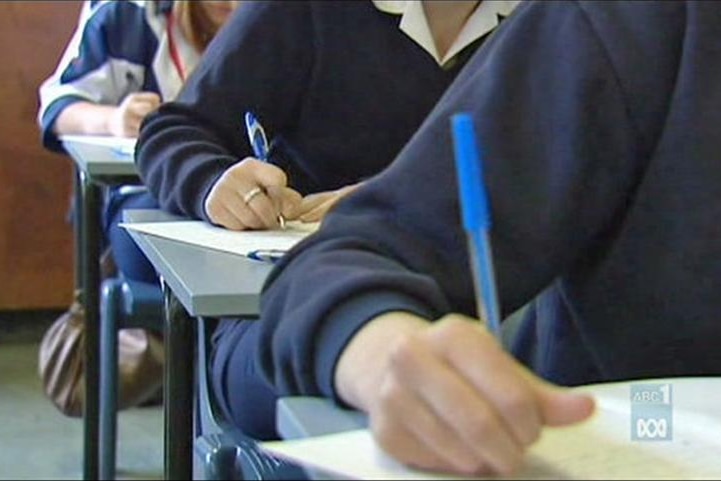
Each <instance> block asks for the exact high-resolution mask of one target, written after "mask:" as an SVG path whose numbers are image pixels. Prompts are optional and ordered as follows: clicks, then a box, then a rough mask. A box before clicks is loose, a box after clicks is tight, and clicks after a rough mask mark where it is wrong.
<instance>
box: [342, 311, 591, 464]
mask: <svg viewBox="0 0 721 481" xmlns="http://www.w3.org/2000/svg"><path fill="white" fill-rule="evenodd" d="M394 325H395V326H396V328H394V327H393V326H394ZM397 326H401V327H400V328H398V327H397ZM409 326H410V327H409ZM389 340H392V342H391V343H390V345H389ZM351 363H354V364H355V365H356V367H353V366H352V365H351ZM358 363H361V364H358ZM374 363H375V364H374ZM359 366H362V368H361V367H359ZM363 372H366V373H369V374H366V375H365V379H362V377H363V376H364V374H363ZM353 376H354V377H355V379H354V378H353ZM336 385H337V387H338V390H339V394H340V395H341V396H342V397H343V398H344V399H346V400H347V401H349V402H351V404H354V405H356V406H357V407H360V408H361V409H364V410H366V411H367V412H368V414H369V417H370V422H371V429H372V431H373V434H374V436H375V438H376V440H377V441H378V443H379V444H380V446H381V447H382V448H383V449H384V450H385V451H387V452H388V453H389V454H390V455H392V456H394V457H395V458H396V459H398V460H399V461H401V462H404V463H406V464H408V465H411V466H415V467H418V468H421V469H426V470H432V471H442V472H453V473H459V474H464V475H472V476H479V475H489V474H493V475H495V474H502V475H508V474H512V473H514V472H515V471H517V470H518V469H519V468H520V466H521V465H522V461H523V453H524V452H525V450H526V448H528V447H529V446H530V445H531V444H533V443H534V442H535V441H536V440H537V438H538V436H539V435H540V432H541V429H542V428H543V427H544V426H561V425H566V424H571V423H575V422H579V421H582V420H584V419H586V418H587V417H588V416H589V415H590V414H591V413H592V411H593V401H592V399H591V398H590V397H588V396H586V395H581V394H577V393H572V392H569V391H566V390H563V389H561V388H558V387H556V386H553V385H551V384H549V383H547V382H545V381H543V380H541V379H540V378H538V377H536V376H535V375H533V374H532V373H530V372H529V371H528V370H527V369H526V368H525V367H523V366H521V365H520V364H519V363H518V362H517V361H516V360H515V359H513V357H512V356H511V355H509V354H508V353H506V352H504V350H503V349H502V347H501V346H500V345H499V344H498V342H497V340H496V339H495V338H494V336H493V335H492V334H491V333H489V332H488V331H487V330H486V329H485V328H484V327H483V326H482V325H481V324H480V323H479V322H478V320H469V319H467V318H465V317H462V316H459V315H449V316H446V317H445V318H444V319H442V320H440V321H438V322H437V323H434V324H428V323H426V322H425V321H420V319H419V318H417V317H416V316H413V315H411V314H407V313H389V314H385V315H383V316H379V317H378V318H376V319H375V320H373V321H372V322H371V323H370V324H368V325H367V326H366V327H364V328H363V329H362V330H361V331H360V333H359V334H357V335H356V337H355V338H354V339H353V340H352V341H351V343H350V345H349V347H348V348H347V349H346V351H345V352H344V353H343V355H342V356H341V360H340V362H339V366H338V368H337V370H336ZM369 386H373V387H374V389H369Z"/></svg>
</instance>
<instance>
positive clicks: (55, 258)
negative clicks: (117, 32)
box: [0, 0, 82, 310]
mask: <svg viewBox="0 0 721 481" xmlns="http://www.w3.org/2000/svg"><path fill="white" fill-rule="evenodd" d="M81 5H82V2H81V1H79V0H77V1H12V2H0V45H2V48H1V49H0V310H8V309H44V308H56V307H64V306H68V305H69V303H70V301H71V298H72V290H73V277H74V270H73V238H72V228H71V226H70V225H69V224H68V223H67V221H66V214H67V210H68V206H69V199H70V195H71V191H72V163H71V161H70V159H69V158H67V157H65V156H62V155H58V154H52V153H49V152H47V151H45V150H44V149H43V148H42V147H41V145H40V140H39V139H40V137H39V131H38V128H37V125H36V122H35V115H36V113H37V108H38V103H37V89H38V86H39V85H40V83H41V82H42V81H43V80H44V79H45V77H47V76H48V75H49V74H50V73H51V72H52V71H53V70H54V67H55V65H56V63H57V62H58V60H59V58H60V55H61V53H62V51H63V49H64V47H65V44H66V43H67V41H68V40H69V38H70V36H71V34H72V32H73V31H74V29H75V26H76V22H77V18H78V14H79V12H80V7H81Z"/></svg>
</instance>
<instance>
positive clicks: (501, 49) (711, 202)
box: [258, 1, 721, 396]
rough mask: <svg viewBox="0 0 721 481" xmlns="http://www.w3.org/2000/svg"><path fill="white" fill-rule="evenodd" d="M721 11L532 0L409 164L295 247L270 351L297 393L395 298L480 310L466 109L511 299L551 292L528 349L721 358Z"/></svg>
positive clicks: (457, 85)
mask: <svg viewBox="0 0 721 481" xmlns="http://www.w3.org/2000/svg"><path fill="white" fill-rule="evenodd" d="M719 20H721V5H719V4H716V3H714V2H568V1H564V2H546V1H544V2H528V3H525V4H524V5H522V6H521V7H519V10H517V11H516V14H515V18H512V19H510V20H509V21H507V22H506V23H505V24H504V25H502V26H501V28H500V29H499V30H498V31H497V32H496V34H495V35H494V36H493V37H492V38H491V39H490V40H489V41H487V42H486V43H485V44H484V45H483V46H482V47H481V49H480V50H479V51H478V52H477V53H476V54H475V56H474V57H473V58H472V59H471V61H470V62H469V63H468V64H467V66H466V67H465V69H464V71H463V72H461V74H460V75H459V77H458V78H457V79H456V81H455V82H454V84H453V85H452V86H451V87H450V88H449V90H448V92H447V93H446V95H444V97H443V98H442V99H441V101H440V102H439V104H438V106H437V107H436V108H435V109H434V111H433V112H432V113H431V115H430V116H429V118H428V119H427V120H426V121H425V122H424V124H423V125H422V127H421V128H420V130H419V131H418V132H417V134H416V135H415V136H414V137H413V138H412V139H411V141H410V142H409V143H408V145H407V146H406V147H405V148H404V149H403V151H402V152H401V153H400V155H399V156H398V158H397V159H396V161H395V162H394V163H393V164H392V165H391V167H390V168H389V169H387V170H386V171H385V172H384V173H383V174H381V175H380V176H379V177H377V178H375V179H373V180H372V181H370V182H369V183H367V184H366V185H365V186H364V187H363V188H362V189H360V190H359V191H357V192H356V193H355V194H354V195H352V196H351V197H350V198H348V199H346V200H345V201H344V202H342V203H341V204H340V205H339V206H338V208H337V209H336V210H335V211H334V212H333V213H331V214H330V216H329V217H327V218H326V221H325V222H324V225H323V227H322V228H321V230H320V232H319V233H317V234H316V235H314V236H312V237H311V238H309V239H307V240H306V241H305V242H303V243H302V244H301V245H300V246H298V247H297V248H296V249H294V250H293V252H292V253H291V255H289V256H286V258H284V259H283V261H282V262H281V263H280V264H279V265H278V266H277V268H276V270H275V271H274V273H273V275H272V277H271V279H270V280H269V283H268V284H267V286H266V291H265V293H264V296H263V300H262V318H261V335H260V337H259V342H260V343H261V345H262V346H266V348H265V349H258V352H259V359H258V361H259V363H260V365H261V366H262V369H263V370H264V372H265V374H266V376H267V377H268V379H269V380H271V381H272V382H274V384H275V385H276V387H277V388H278V390H279V391H280V394H281V395H282V394H312V395H317V394H322V395H325V396H334V395H335V393H334V386H333V372H334V369H335V364H336V362H337V360H338V357H339V356H340V354H341V352H342V350H343V348H344V347H345V346H346V344H347V342H348V341H349V340H350V338H351V337H352V336H353V334H354V333H355V332H356V331H357V330H358V329H360V328H361V327H362V326H363V325H364V324H365V323H366V322H368V321H369V320H370V319H372V318H373V317H375V316H377V315H379V314H381V313H384V312H388V311H396V310H403V311H410V312H414V313H417V314H419V315H421V316H424V317H426V318H428V319H429V320H435V319H437V318H439V317H440V316H442V315H444V314H446V313H449V312H460V313H463V314H467V315H472V316H473V315H475V312H474V301H473V295H474V293H473V288H472V281H471V277H470V272H469V268H468V259H467V255H466V242H465V236H464V232H463V231H462V230H461V226H460V223H459V212H458V204H457V190H456V179H455V172H454V164H453V158H452V155H453V151H452V144H451V137H450V133H449V127H450V122H449V119H450V116H451V115H453V114H454V113H457V112H461V111H466V112H470V113H471V114H472V116H473V118H474V120H475V123H476V126H477V131H478V136H479V139H480V142H481V143H482V145H483V146H484V149H485V157H486V166H487V173H486V175H487V179H486V180H487V184H488V188H489V193H490V199H491V207H492V216H493V222H494V224H493V227H492V242H493V251H494V252H493V254H494V258H495V263H496V270H497V281H498V287H499V295H500V299H501V303H502V310H503V312H504V313H505V314H508V313H511V312H512V311H514V310H515V309H516V308H518V307H520V306H522V305H523V304H524V303H527V302H528V301H530V300H531V299H533V298H534V297H535V296H538V297H537V299H538V301H537V302H536V303H535V304H536V305H534V307H533V308H532V309H531V310H530V315H529V317H528V318H527V319H526V320H525V321H526V322H525V323H524V329H525V330H526V333H527V334H525V336H522V338H525V339H526V340H528V339H530V340H532V341H533V343H535V344H536V347H537V348H538V350H537V351H535V353H534V354H533V356H531V355H530V354H528V352H526V351H524V346H519V347H518V351H517V354H518V356H519V357H520V358H521V359H522V360H524V361H525V362H527V363H529V364H531V365H532V366H533V367H534V368H535V369H536V370H537V372H539V374H541V375H543V376H545V377H546V378H548V379H550V380H552V381H555V382H559V383H563V384H568V385H573V384H579V383H588V382H594V381H600V380H613V379H624V378H634V377H640V376H653V375H673V374H684V373H713V372H715V373H717V374H718V373H719V372H721V358H720V357H719V356H720V355H719V350H718V348H717V347H718V346H716V348H714V344H717V343H718V338H719V337H718V334H719V331H721V326H720V325H719V323H718V320H717V319H718V312H721V297H720V296H718V293H717V291H718V285H719V282H720V281H721V267H719V265H718V263H717V262H704V259H717V258H718V256H719V254H721V245H720V244H719V242H718V238H719V237H718V234H719V232H718V227H716V226H718V218H719V217H718V216H719V215H721V202H719V196H721V187H720V186H721V167H720V165H721V164H719V163H718V159H717V157H718V155H719V154H718V152H721V136H719V135H718V134H717V133H714V132H713V130H714V129H716V128H717V127H718V125H719V124H720V123H721V109H719V108H718V105H719V101H721V98H720V97H719V96H720V95H721V94H719V93H718V92H719V90H718V88H717V87H716V86H717V85H718V84H719V82H721V67H720V66H721V49H720V48H719V47H718V45H719V44H718V40H717V39H718V36H719V35H721V22H719ZM705 99H708V100H713V101H714V102H713V103H710V104H709V103H708V102H706V100H705ZM694 129H697V130H694ZM712 159H715V162H712ZM689 209H690V210H691V211H690V212H689ZM714 236H715V237H714ZM706 256H710V257H708V258H707V257H706ZM268 346H270V349H268V348H267V347H268Z"/></svg>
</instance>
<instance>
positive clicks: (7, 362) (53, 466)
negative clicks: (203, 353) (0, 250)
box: [0, 313, 163, 479]
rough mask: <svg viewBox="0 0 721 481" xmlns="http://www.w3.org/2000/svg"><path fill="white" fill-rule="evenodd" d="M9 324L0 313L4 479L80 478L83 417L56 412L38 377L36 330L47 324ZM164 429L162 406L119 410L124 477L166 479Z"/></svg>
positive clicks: (1, 467) (1, 464)
mask: <svg viewBox="0 0 721 481" xmlns="http://www.w3.org/2000/svg"><path fill="white" fill-rule="evenodd" d="M3 317H4V319H2V318H3ZM9 322H12V321H9V320H8V316H7V315H3V313H0V479H81V478H82V452H83V449H82V448H83V442H82V436H83V423H82V420H80V419H75V418H68V417H66V416H64V415H62V414H61V413H60V412H59V411H57V410H56V409H55V407H54V406H53V405H52V404H51V403H50V401H49V400H48V399H47V398H45V396H44V395H43V393H42V390H41V386H40V381H39V378H38V375H37V348H38V340H39V335H38V334H37V331H38V330H39V329H41V328H44V326H42V327H41V324H37V323H36V324H34V325H35V328H32V329H28V328H23V329H18V328H17V326H18V325H19V324H17V323H16V322H12V325H11V327H8V323H9ZM24 325H25V326H27V325H28V323H24ZM12 326H15V327H12ZM162 428H163V419H162V411H161V409H160V408H159V407H151V408H137V409H131V410H127V411H124V412H121V413H120V415H119V418H118V430H119V441H118V442H119V444H118V478H119V479H161V478H162V474H163V445H162V441H163V432H162Z"/></svg>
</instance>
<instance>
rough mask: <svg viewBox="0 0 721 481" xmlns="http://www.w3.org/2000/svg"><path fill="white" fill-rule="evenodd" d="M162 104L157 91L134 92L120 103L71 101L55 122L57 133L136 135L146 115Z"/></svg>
mask: <svg viewBox="0 0 721 481" xmlns="http://www.w3.org/2000/svg"><path fill="white" fill-rule="evenodd" d="M159 105H160V96H159V95H158V94H156V93H154V92H135V93H131V94H129V95H128V96H126V97H125V99H123V101H122V102H121V103H120V105H117V106H116V105H103V104H96V103H93V102H88V101H79V102H74V103H71V104H69V105H68V106H67V107H65V108H64V109H63V110H62V112H60V114H59V115H58V118H57V120H56V121H55V127H54V130H55V133H56V134H57V135H66V134H72V135H75V134H84V135H112V136H115V137H137V136H138V132H139V129H140V123H141V122H142V120H143V118H145V116H146V115H147V114H149V113H150V112H152V111H153V110H155V109H156V108H157V107H158V106H159Z"/></svg>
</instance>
